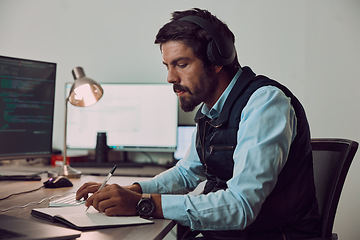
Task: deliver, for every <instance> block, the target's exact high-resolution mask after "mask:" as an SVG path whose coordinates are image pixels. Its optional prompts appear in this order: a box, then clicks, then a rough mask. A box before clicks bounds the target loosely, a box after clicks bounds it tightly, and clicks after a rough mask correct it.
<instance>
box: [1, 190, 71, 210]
mask: <svg viewBox="0 0 360 240" xmlns="http://www.w3.org/2000/svg"><path fill="white" fill-rule="evenodd" d="M39 189H40V188H39ZM73 193H75V192H67V193H63V194H61V195H54V196H51V197H47V198H43V199H41V200H40V201H38V202H29V203H27V204H25V205H22V206H12V207H9V208H6V209H0V213H4V212H7V211H10V210H12V209H14V208H26V207H28V206H30V205H32V204H41V203H43V202H44V201H46V200H49V201H51V199H53V198H56V197H63V196H64V195H68V194H73Z"/></svg>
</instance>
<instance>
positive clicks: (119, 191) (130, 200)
mask: <svg viewBox="0 0 360 240" xmlns="http://www.w3.org/2000/svg"><path fill="white" fill-rule="evenodd" d="M100 185H101V184H99V183H94V182H90V183H85V184H84V185H83V186H81V187H80V188H79V190H78V191H77V193H76V199H81V198H82V197H84V198H85V199H86V202H85V206H87V207H88V206H93V207H94V208H95V209H96V210H98V211H99V212H104V213H105V214H106V215H108V216H114V215H123V216H124V215H125V216H131V215H136V205H137V203H138V202H139V201H140V199H141V194H140V193H136V192H134V191H131V190H129V189H127V188H124V187H120V186H119V185H117V184H111V185H106V186H105V187H104V188H103V189H101V190H100V191H98V192H97V190H98V189H99V187H100ZM89 193H94V194H93V195H91V196H90V197H88V194H89Z"/></svg>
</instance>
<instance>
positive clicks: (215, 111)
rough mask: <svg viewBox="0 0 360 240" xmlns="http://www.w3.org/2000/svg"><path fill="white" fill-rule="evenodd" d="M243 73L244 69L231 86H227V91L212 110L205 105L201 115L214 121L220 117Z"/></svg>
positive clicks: (232, 81) (240, 70)
mask: <svg viewBox="0 0 360 240" xmlns="http://www.w3.org/2000/svg"><path fill="white" fill-rule="evenodd" d="M241 73H242V69H241V68H239V70H238V71H237V73H236V74H235V76H234V77H233V79H232V80H231V82H230V84H229V85H228V86H227V88H226V89H225V91H224V92H223V93H222V94H221V96H220V98H219V99H218V100H217V101H216V103H215V104H214V106H213V107H212V108H209V107H208V106H207V105H206V104H204V105H203V106H202V108H201V113H202V114H204V115H205V116H207V117H208V118H210V119H214V118H216V117H218V116H219V114H220V112H221V110H222V108H223V107H224V104H225V100H226V99H227V97H228V96H229V94H230V91H231V90H232V89H233V87H234V85H235V83H236V80H237V79H238V78H239V76H240V74H241Z"/></svg>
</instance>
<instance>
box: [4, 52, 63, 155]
mask: <svg viewBox="0 0 360 240" xmlns="http://www.w3.org/2000/svg"><path fill="white" fill-rule="evenodd" d="M0 58H3V59H9V60H15V61H19V62H21V61H28V62H34V63H42V64H50V65H53V66H54V76H55V77H54V81H53V89H54V94H53V100H52V124H51V128H52V131H51V136H50V139H49V141H50V149H49V151H46V152H43V153H42V152H33V153H32V152H30V153H26V152H25V153H24V152H23V153H9V154H4V153H0V161H7V160H16V159H40V158H49V157H51V156H52V152H53V134H54V131H53V128H54V108H55V91H56V75H57V63H55V62H50V61H43V60H37V59H30V58H22V57H11V56H4V55H0Z"/></svg>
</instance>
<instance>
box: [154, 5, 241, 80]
mask: <svg viewBox="0 0 360 240" xmlns="http://www.w3.org/2000/svg"><path fill="white" fill-rule="evenodd" d="M189 15H196V16H199V17H201V18H204V19H205V20H207V21H208V22H210V23H211V24H212V25H213V26H214V27H215V28H216V29H217V30H218V31H219V32H220V33H221V34H223V35H225V36H227V37H228V38H229V39H231V40H232V42H233V43H234V42H235V37H234V34H233V33H232V32H231V31H230V29H229V28H228V26H227V25H226V24H225V23H223V22H222V21H220V20H219V19H218V18H217V17H216V16H214V15H212V14H211V13H210V12H209V11H207V10H201V9H198V8H193V9H191V10H186V11H175V12H173V13H172V19H171V21H170V22H169V23H167V24H165V25H164V26H163V27H162V28H161V29H160V30H159V32H158V33H157V35H156V38H155V44H160V47H161V44H163V43H166V42H168V41H182V42H183V43H184V44H186V45H187V46H188V47H190V48H191V49H192V50H193V52H194V55H195V56H196V57H197V58H199V59H200V60H201V61H202V62H203V65H204V68H206V69H207V68H209V67H210V66H213V64H212V63H211V62H210V60H209V59H208V57H207V45H208V43H209V42H210V41H211V40H212V38H211V36H210V35H209V34H208V33H207V32H206V31H205V30H204V29H203V28H202V27H200V26H198V25H197V24H195V23H192V22H189V21H178V20H179V19H180V18H183V17H185V16H189ZM239 67H240V64H239V62H238V59H237V56H236V57H235V59H234V61H233V62H232V63H231V64H229V65H226V66H224V67H223V69H224V70H225V71H228V72H230V73H234V72H236V71H237V70H238V69H239Z"/></svg>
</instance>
